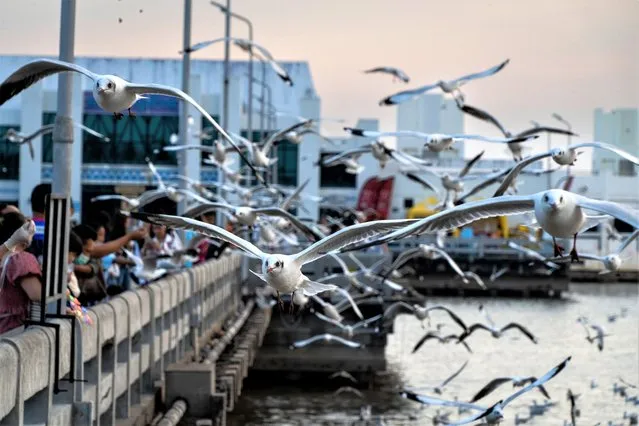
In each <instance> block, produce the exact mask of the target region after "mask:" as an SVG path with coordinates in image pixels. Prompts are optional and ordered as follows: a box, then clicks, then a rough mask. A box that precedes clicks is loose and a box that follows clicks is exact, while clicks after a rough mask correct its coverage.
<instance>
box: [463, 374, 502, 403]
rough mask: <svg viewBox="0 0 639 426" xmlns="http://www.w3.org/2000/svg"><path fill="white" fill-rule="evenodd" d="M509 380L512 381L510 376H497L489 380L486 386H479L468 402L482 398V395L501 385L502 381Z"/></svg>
mask: <svg viewBox="0 0 639 426" xmlns="http://www.w3.org/2000/svg"><path fill="white" fill-rule="evenodd" d="M511 381H512V378H511V377H498V378H496V379H493V380H491V381H490V382H488V384H487V385H486V386H484V387H483V388H481V389H480V390H479V392H477V393H476V394H475V396H473V397H472V399H471V400H470V402H475V401H479V400H480V399H482V398H483V397H485V396H486V395H488V394H489V393H492V392H493V391H494V390H495V389H497V388H498V387H499V386H501V385H503V384H504V383H508V382H511Z"/></svg>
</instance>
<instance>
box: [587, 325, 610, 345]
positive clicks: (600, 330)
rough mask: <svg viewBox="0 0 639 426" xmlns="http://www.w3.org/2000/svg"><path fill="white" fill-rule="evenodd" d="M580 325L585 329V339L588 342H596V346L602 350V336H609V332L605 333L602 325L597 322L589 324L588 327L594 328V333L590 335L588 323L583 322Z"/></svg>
mask: <svg viewBox="0 0 639 426" xmlns="http://www.w3.org/2000/svg"><path fill="white" fill-rule="evenodd" d="M581 325H582V326H583V327H584V330H586V340H588V341H589V342H590V343H594V342H597V348H598V349H599V351H603V348H604V337H607V336H610V334H607V333H606V330H604V328H603V327H602V326H600V325H597V324H590V328H592V329H593V330H595V333H596V334H595V335H594V336H591V335H590V331H589V328H588V325H586V324H584V323H581Z"/></svg>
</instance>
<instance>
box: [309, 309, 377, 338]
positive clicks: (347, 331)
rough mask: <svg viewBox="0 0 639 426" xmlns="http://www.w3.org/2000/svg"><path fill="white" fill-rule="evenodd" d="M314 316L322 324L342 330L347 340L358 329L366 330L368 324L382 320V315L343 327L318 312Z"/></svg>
mask: <svg viewBox="0 0 639 426" xmlns="http://www.w3.org/2000/svg"><path fill="white" fill-rule="evenodd" d="M315 316H316V317H317V318H319V319H321V320H322V321H324V322H327V323H329V324H333V325H334V326H336V327H339V328H340V329H342V331H343V332H344V334H345V335H346V336H347V337H348V338H349V339H352V338H353V336H354V335H355V330H357V329H358V328H366V327H368V325H369V324H372V323H374V322H376V321H378V320H379V319H381V318H382V315H381V314H380V315H375V316H373V317H370V318H367V319H365V320H363V321H360V322H357V323H355V324H353V325H344V324H342V323H341V321H338V320H336V319H333V318H330V317H327V316H326V315H322V314H320V313H319V312H315Z"/></svg>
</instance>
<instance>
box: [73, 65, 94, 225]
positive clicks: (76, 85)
mask: <svg viewBox="0 0 639 426" xmlns="http://www.w3.org/2000/svg"><path fill="white" fill-rule="evenodd" d="M84 80H85V79H84V78H83V77H82V76H80V75H76V74H73V79H72V82H73V99H72V107H71V108H72V109H71V118H72V119H73V122H74V123H78V124H83V123H84V117H83V115H84V94H83V92H82V90H83V83H84ZM83 140H84V132H83V131H82V129H80V128H79V127H74V128H73V147H72V152H73V158H72V160H71V198H72V199H73V209H74V210H75V215H76V217H78V218H81V217H82V146H83V145H84V143H83ZM96 143H100V142H96Z"/></svg>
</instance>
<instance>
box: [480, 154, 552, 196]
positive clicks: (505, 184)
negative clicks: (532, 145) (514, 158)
mask: <svg viewBox="0 0 639 426" xmlns="http://www.w3.org/2000/svg"><path fill="white" fill-rule="evenodd" d="M554 153H555V150H550V151H546V152H542V153H540V154H535V155H531V156H529V157H526V158H524V159H523V160H521V161H520V162H518V163H517V164H516V165H515V167H513V168H512V169H510V172H508V174H507V175H506V177H505V178H504V180H503V181H502V182H501V185H499V188H497V191H495V194H493V197H499V196H500V195H504V194H505V193H506V190H508V188H509V187H510V186H511V185H512V183H513V181H514V180H515V179H516V178H517V176H519V173H521V171H522V170H523V169H524V167H526V166H527V165H529V164H532V163H534V162H535V161H539V160H542V159H544V158H548V157H551V156H552V155H553V154H554Z"/></svg>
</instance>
